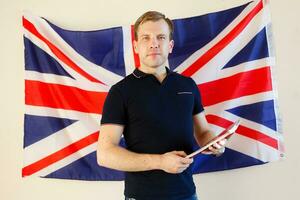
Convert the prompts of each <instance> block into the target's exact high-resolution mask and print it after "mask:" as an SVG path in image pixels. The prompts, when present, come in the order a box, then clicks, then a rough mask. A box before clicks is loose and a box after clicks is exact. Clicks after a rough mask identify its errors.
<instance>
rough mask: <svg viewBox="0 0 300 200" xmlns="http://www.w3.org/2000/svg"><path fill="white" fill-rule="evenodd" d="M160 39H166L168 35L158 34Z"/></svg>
mask: <svg viewBox="0 0 300 200" xmlns="http://www.w3.org/2000/svg"><path fill="white" fill-rule="evenodd" d="M158 39H159V40H165V39H166V36H165V35H160V36H158Z"/></svg>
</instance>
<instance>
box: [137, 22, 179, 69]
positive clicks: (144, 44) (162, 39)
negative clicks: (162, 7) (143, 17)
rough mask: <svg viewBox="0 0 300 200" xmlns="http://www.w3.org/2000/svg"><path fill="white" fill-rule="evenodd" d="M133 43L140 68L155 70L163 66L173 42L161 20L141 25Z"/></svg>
mask: <svg viewBox="0 0 300 200" xmlns="http://www.w3.org/2000/svg"><path fill="white" fill-rule="evenodd" d="M137 35H138V38H137V39H136V40H135V41H134V49H135V52H136V53H137V54H139V58H140V62H141V66H142V67H143V66H144V67H151V68H157V67H160V66H162V65H165V62H166V60H167V58H168V55H169V53H171V52H172V49H173V46H174V41H173V40H171V41H170V38H169V35H170V30H169V27H168V24H167V22H165V21H164V20H163V19H161V20H158V21H156V22H153V21H146V22H144V23H143V24H141V25H140V26H139V28H138V32H137Z"/></svg>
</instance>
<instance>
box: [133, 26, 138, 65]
mask: <svg viewBox="0 0 300 200" xmlns="http://www.w3.org/2000/svg"><path fill="white" fill-rule="evenodd" d="M134 38H135V36H134V26H133V25H132V26H131V44H132V51H133V58H134V64H135V67H140V58H139V55H138V54H137V53H135V51H134Z"/></svg>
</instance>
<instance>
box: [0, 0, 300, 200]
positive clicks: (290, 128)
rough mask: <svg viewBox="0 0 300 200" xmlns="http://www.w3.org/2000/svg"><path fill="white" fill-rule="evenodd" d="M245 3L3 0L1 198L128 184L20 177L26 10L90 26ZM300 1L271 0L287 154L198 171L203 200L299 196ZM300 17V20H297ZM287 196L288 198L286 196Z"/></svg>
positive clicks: (107, 194)
mask: <svg viewBox="0 0 300 200" xmlns="http://www.w3.org/2000/svg"><path fill="white" fill-rule="evenodd" d="M245 2H246V1H242V0H226V1H225V0H185V1H179V0H165V1H162V0H160V1H159V0H152V1H142V0H140V1H137V0H127V1H116V0H106V1H104V0H91V1H87V0H86V1H74V0H68V1H63V0H51V1H50V0H49V1H42V0H27V1H25V0H24V1H17V0H11V1H8V0H7V1H5V0H0V27H1V32H0V34H1V37H0V57H1V66H0V72H1V73H0V77H1V78H0V88H1V98H0V106H1V115H0V121H1V126H0V134H1V135H0V136H1V138H0V144H1V145H0V150H1V158H0V159H1V162H0V175H1V178H0V199H1V200H2V199H3V200H17V199H18V200H19V199H26V200H27V199H28V200H29V199H30V200H37V199H44V200H50V199H51V200H52V199H61V198H62V197H64V199H72V200H81V199H109V200H118V199H122V198H123V195H122V193H123V182H84V181H68V180H55V179H41V178H25V179H22V178H21V168H22V159H23V155H22V145H23V113H24V106H23V102H24V80H23V77H24V67H23V66H24V59H23V49H24V47H23V38H22V26H21V23H22V22H21V16H22V10H24V9H27V10H30V11H31V12H33V13H34V14H36V15H40V16H44V17H46V18H47V19H49V20H51V21H52V22H54V23H56V24H57V25H59V26H61V27H64V28H67V29H74V30H76V29H77V30H79V29H80V30H82V29H84V30H91V29H100V28H104V27H112V26H119V25H121V24H130V23H133V22H134V20H135V19H136V18H137V17H138V16H139V15H140V14H142V13H143V12H144V11H146V10H159V11H161V12H163V13H166V14H167V16H169V17H170V18H182V17H188V16H193V15H200V14H202V13H207V12H210V11H216V10H220V9H226V8H230V7H232V6H236V5H240V4H243V3H245ZM299 9H300V1H298V0H288V1H282V0H272V1H271V12H272V13H271V14H272V19H273V31H274V37H275V45H276V54H277V68H276V72H277V73H276V74H277V80H278V82H277V83H278V91H279V105H280V110H281V113H282V116H283V128H284V133H285V144H286V158H285V160H284V161H281V162H275V163H271V164H267V165H263V166H256V167H249V168H244V169H238V170H231V171H226V172H218V173H210V174H201V175H196V176H195V182H196V185H197V192H198V194H199V196H200V199H201V200H214V199H224V200H241V199H242V200H252V199H256V200H265V199H272V200H282V199H289V200H292V199H299V198H300V197H299V195H298V194H299V192H297V190H300V189H299V186H300V175H299V174H300V173H299V171H298V170H299V165H300V162H299V158H300V156H299V148H297V147H298V146H297V144H298V143H299V140H300V136H299V134H300V133H299V129H298V128H297V122H298V123H299V119H298V115H297V114H299V113H300V112H299V111H300V109H299V96H300V89H299V86H300V84H299V83H300V80H299V79H300V78H299V76H300V70H299V64H298V62H296V58H297V56H299V55H298V54H299V53H298V52H299V51H298V49H299V46H300V42H299V37H298V35H299V31H300V30H299V28H300V25H299V18H300V14H299ZM298 17H299V18H298ZM287 197H288V198H287Z"/></svg>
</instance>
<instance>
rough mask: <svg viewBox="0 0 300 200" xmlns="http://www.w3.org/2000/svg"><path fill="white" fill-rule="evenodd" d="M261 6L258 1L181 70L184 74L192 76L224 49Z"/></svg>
mask: <svg viewBox="0 0 300 200" xmlns="http://www.w3.org/2000/svg"><path fill="white" fill-rule="evenodd" d="M262 8H263V4H262V1H260V2H259V3H258V4H257V5H256V6H255V7H254V8H253V9H252V10H251V12H250V13H249V14H248V15H247V16H246V17H245V18H244V19H243V20H242V21H241V22H240V23H239V24H238V25H237V26H235V27H234V28H233V30H232V31H230V32H229V33H228V34H227V35H226V36H225V37H224V38H223V39H222V40H220V41H219V42H218V43H217V44H215V45H214V46H213V47H212V48H210V49H209V50H208V51H207V52H205V53H204V54H203V55H202V56H201V57H200V58H199V59H197V60H196V61H195V62H194V63H193V64H192V65H191V66H190V67H188V68H187V69H185V70H184V71H183V72H182V75H184V76H192V75H193V74H194V73H196V72H197V71H198V70H199V69H200V68H202V67H203V66H204V65H205V64H206V63H208V62H209V61H210V60H211V59H212V58H213V57H214V56H216V55H217V54H218V53H219V52H220V51H222V49H224V48H225V47H226V46H227V45H228V44H229V43H230V42H231V41H232V40H233V39H234V38H235V37H237V36H238V35H239V34H240V33H241V32H242V31H243V29H244V28H245V27H246V26H247V25H248V24H249V22H250V21H251V20H252V19H253V17H254V16H255V15H256V14H257V13H258V12H259V11H260V10H261V9H262Z"/></svg>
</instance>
